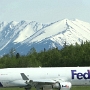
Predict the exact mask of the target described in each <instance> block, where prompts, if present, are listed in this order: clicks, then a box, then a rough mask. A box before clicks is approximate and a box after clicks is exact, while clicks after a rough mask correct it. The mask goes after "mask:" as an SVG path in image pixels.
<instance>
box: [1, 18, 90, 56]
mask: <svg viewBox="0 0 90 90" xmlns="http://www.w3.org/2000/svg"><path fill="white" fill-rule="evenodd" d="M86 40H87V41H90V23H87V22H84V21H81V20H78V19H75V20H68V19H64V20H59V21H56V22H54V23H50V24H42V23H38V22H35V21H32V22H30V21H20V22H15V21H11V22H0V55H4V54H7V53H9V52H10V50H11V49H12V48H15V49H16V51H17V52H19V53H20V54H27V53H28V51H30V49H31V48H32V47H35V49H36V50H37V51H41V50H44V48H46V49H49V48H53V47H58V48H59V49H61V48H62V47H63V45H64V43H65V42H66V44H67V45H70V44H75V43H76V42H77V43H78V44H81V43H82V41H83V42H84V41H86Z"/></svg>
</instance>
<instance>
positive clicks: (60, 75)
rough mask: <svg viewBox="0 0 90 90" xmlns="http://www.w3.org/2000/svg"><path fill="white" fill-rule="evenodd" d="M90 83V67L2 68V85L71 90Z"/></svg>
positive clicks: (0, 75)
mask: <svg viewBox="0 0 90 90" xmlns="http://www.w3.org/2000/svg"><path fill="white" fill-rule="evenodd" d="M78 85H90V67H35V68H34V67H33V68H3V69H0V87H4V88H6V87H20V88H24V89H25V90H30V89H31V88H32V87H35V88H36V89H37V90H44V89H58V90H70V89H71V87H72V86H78Z"/></svg>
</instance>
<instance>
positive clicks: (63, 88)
mask: <svg viewBox="0 0 90 90" xmlns="http://www.w3.org/2000/svg"><path fill="white" fill-rule="evenodd" d="M71 86H72V85H71V83H70V82H56V83H55V84H53V85H52V88H53V89H59V90H70V88H71Z"/></svg>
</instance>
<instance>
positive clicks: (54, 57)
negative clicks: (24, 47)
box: [0, 41, 90, 68]
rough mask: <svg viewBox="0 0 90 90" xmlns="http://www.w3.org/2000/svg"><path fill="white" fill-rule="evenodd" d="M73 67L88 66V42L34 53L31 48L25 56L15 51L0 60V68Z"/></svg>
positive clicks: (89, 45) (89, 63)
mask: <svg viewBox="0 0 90 90" xmlns="http://www.w3.org/2000/svg"><path fill="white" fill-rule="evenodd" d="M39 66H40V67H75V66H90V42H87V41H86V42H84V43H83V42H82V44H81V45H79V44H77V43H76V44H75V45H69V46H68V45H66V44H65V45H64V47H63V48H62V49H60V50H59V49H58V48H52V49H49V50H46V49H45V48H44V50H42V51H41V52H36V50H35V48H31V49H30V51H29V52H28V53H27V54H26V55H20V54H19V53H18V52H16V50H15V49H13V48H12V49H11V50H10V53H9V54H6V55H4V56H3V57H1V58H0V68H16V67H39Z"/></svg>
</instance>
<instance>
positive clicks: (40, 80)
mask: <svg viewBox="0 0 90 90" xmlns="http://www.w3.org/2000/svg"><path fill="white" fill-rule="evenodd" d="M21 76H22V79H23V80H26V83H27V84H30V85H32V86H33V84H40V85H41V84H42V85H45V84H48V85H49V84H54V83H56V82H63V81H64V80H63V79H60V78H54V79H35V80H34V79H33V80H29V79H28V77H27V76H26V75H25V74H24V73H21Z"/></svg>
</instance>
